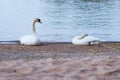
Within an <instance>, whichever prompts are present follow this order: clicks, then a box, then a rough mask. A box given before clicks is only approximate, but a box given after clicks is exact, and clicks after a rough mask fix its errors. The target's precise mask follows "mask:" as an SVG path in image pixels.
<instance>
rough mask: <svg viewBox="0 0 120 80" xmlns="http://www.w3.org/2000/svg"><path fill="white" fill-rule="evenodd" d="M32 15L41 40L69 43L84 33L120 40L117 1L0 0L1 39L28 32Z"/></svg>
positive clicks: (13, 38) (14, 38) (119, 3)
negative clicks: (39, 21)
mask: <svg viewBox="0 0 120 80" xmlns="http://www.w3.org/2000/svg"><path fill="white" fill-rule="evenodd" d="M35 17H39V18H41V20H42V23H43V24H42V25H41V24H36V29H37V34H38V36H39V38H40V40H41V41H56V42H57V41H60V42H61V41H62V42H70V41H71V39H72V38H73V37H74V36H75V35H81V34H83V33H88V34H89V35H92V36H96V37H99V38H101V39H104V40H106V41H120V0H0V41H8V40H19V38H20V37H21V36H23V35H26V34H31V26H32V20H33V19H34V18H35Z"/></svg>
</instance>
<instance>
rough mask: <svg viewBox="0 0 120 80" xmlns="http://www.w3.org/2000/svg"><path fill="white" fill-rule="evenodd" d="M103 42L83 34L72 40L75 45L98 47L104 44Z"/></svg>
mask: <svg viewBox="0 0 120 80" xmlns="http://www.w3.org/2000/svg"><path fill="white" fill-rule="evenodd" d="M102 41H103V40H101V39H99V38H96V37H93V36H88V34H83V35H81V36H75V37H74V38H73V39H72V43H73V44H74V45H98V44H100V43H101V42H102Z"/></svg>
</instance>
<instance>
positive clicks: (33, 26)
mask: <svg viewBox="0 0 120 80" xmlns="http://www.w3.org/2000/svg"><path fill="white" fill-rule="evenodd" d="M32 31H33V33H36V30H35V21H33V24H32Z"/></svg>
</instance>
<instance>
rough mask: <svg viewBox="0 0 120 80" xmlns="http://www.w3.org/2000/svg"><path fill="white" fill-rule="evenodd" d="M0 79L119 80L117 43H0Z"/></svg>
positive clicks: (119, 52)
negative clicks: (97, 44)
mask: <svg viewBox="0 0 120 80" xmlns="http://www.w3.org/2000/svg"><path fill="white" fill-rule="evenodd" d="M0 74H1V76H0V80H8V79H9V80H18V79H19V80H119V79H120V43H102V44H101V45H100V46H77V45H73V44H71V43H42V45H41V46H25V45H20V44H0Z"/></svg>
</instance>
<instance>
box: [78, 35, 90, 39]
mask: <svg viewBox="0 0 120 80" xmlns="http://www.w3.org/2000/svg"><path fill="white" fill-rule="evenodd" d="M86 36H88V34H83V35H81V37H80V38H79V39H83V38H85V37H86Z"/></svg>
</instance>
